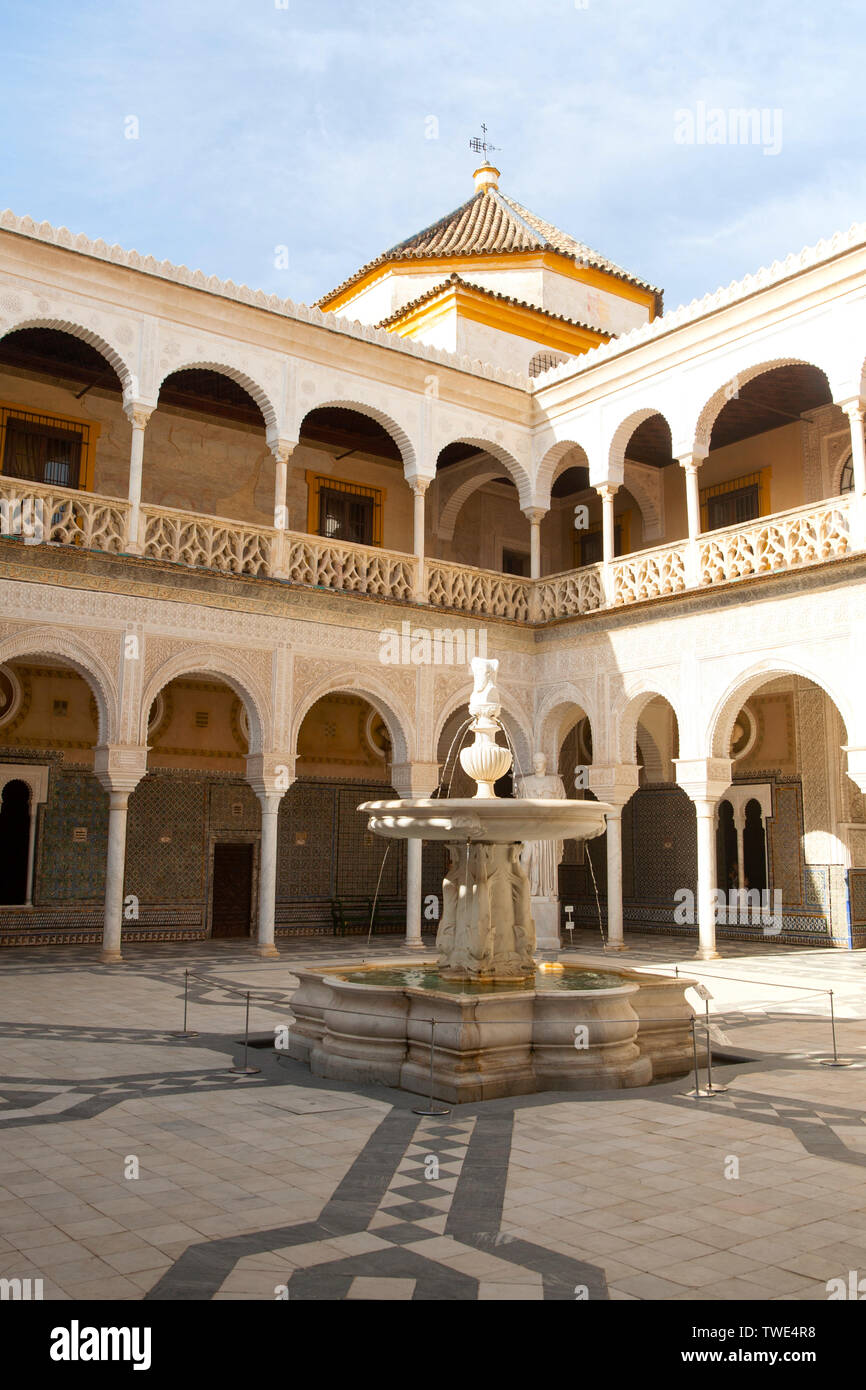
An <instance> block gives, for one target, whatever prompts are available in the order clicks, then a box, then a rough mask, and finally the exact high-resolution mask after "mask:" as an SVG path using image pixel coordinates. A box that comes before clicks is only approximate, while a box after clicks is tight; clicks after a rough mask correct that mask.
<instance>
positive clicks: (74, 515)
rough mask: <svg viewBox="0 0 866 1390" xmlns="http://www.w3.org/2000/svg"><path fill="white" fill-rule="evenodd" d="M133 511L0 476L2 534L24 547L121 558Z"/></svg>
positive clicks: (112, 502)
mask: <svg viewBox="0 0 866 1390" xmlns="http://www.w3.org/2000/svg"><path fill="white" fill-rule="evenodd" d="M128 511H129V503H128V502H121V501H118V500H117V499H116V498H114V497H99V496H96V495H95V494H94V493H92V492H75V491H72V490H71V489H70V488H63V487H46V486H44V485H43V484H42V483H33V482H29V481H26V480H24V479H21V478H7V477H3V476H2V475H0V534H2V535H4V536H16V537H18V538H19V539H20V540H23V541H24V542H25V543H30V544H39V543H40V542H45V541H47V542H50V543H51V544H53V545H77V546H81V548H82V549H84V550H105V551H108V552H109V553H110V554H113V555H117V554H119V553H120V552H121V551H122V550H123V549H124V536H125V530H126V517H127V513H128Z"/></svg>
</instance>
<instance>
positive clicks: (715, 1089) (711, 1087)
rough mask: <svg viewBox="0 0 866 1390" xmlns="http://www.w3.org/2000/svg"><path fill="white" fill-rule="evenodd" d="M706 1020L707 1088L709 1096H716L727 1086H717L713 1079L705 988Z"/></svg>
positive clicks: (708, 1006) (708, 1011) (708, 1007)
mask: <svg viewBox="0 0 866 1390" xmlns="http://www.w3.org/2000/svg"><path fill="white" fill-rule="evenodd" d="M705 1002H706V1007H707V1021H706V1023H705V1024H704V1027H705V1028H706V1030H707V1090H708V1091H709V1093H710V1095H711V1096H717V1095H719V1094H720V1093H721V1092H722V1091H726V1090H727V1089H728V1088H727V1086H717V1085H716V1084H715V1083H714V1081H713V1048H712V1044H711V1042H710V992H709V990H707V998H706V1001H705Z"/></svg>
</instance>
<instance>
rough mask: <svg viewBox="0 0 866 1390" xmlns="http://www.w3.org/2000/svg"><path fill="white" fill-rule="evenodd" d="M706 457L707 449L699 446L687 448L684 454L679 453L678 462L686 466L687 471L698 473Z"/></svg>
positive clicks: (682, 466)
mask: <svg viewBox="0 0 866 1390" xmlns="http://www.w3.org/2000/svg"><path fill="white" fill-rule="evenodd" d="M706 457H707V451H706V450H703V449H698V448H695V449H687V450H685V451H684V452H683V453H682V454H677V463H678V464H679V465H680V468H684V469H685V470H686V472H687V473H689V472H694V473H696V472H697V471H698V469H699V468H700V466H701V464H702V463H703V462H704V459H705V458H706Z"/></svg>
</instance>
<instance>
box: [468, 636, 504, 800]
mask: <svg viewBox="0 0 866 1390" xmlns="http://www.w3.org/2000/svg"><path fill="white" fill-rule="evenodd" d="M498 670H499V662H498V661H496V660H488V658H487V657H482V656H476V657H474V658H473V660H472V677H473V680H474V687H473V690H472V695H471V696H470V699H469V713H470V714H471V715H473V716H474V717H473V720H472V724H471V725H470V730H471V732H472V733H473V734H474V735H475V738H474V741H473V742H472V743H471V744H470V745H469V747H468V748H462V749H461V750H460V764H461V766H462V768H463V771H464V772H465V773H467V775H468V776H469V777H471V778H472V780H473V782H475V783H476V784H477V786H478V790H477V791H476V793H475V797H476V799H478V798H480V799H482V800H491V799H493V798H495V797H496V792H495V791H494V783H495V782H496V781H497V780H498V779H499V778H500V777H504V776H505V774H506V772H507V771H508V769H509V768H510V767H511V761H512V759H511V752H510V751H509V749H507V748H501V747H500V745H499V744H498V743H497V742H496V735H497V733H498V732H499V730H500V729H501V728H502V724H501V722H500V719H499V715H500V712H501V710H502V706H501V704H500V702H499V691H498V690H497V689H496V684H495V680H496V673H497V671H498Z"/></svg>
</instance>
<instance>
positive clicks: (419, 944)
mask: <svg viewBox="0 0 866 1390" xmlns="http://www.w3.org/2000/svg"><path fill="white" fill-rule="evenodd" d="M403 945H404V947H405V949H406V950H407V951H426V950H427V947H426V946H425V945H424V942H423V941H404V942H403Z"/></svg>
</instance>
